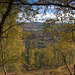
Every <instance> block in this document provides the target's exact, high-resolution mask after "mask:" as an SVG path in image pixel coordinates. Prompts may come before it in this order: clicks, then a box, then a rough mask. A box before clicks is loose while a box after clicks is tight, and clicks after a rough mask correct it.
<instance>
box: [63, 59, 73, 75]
mask: <svg viewBox="0 0 75 75" xmlns="http://www.w3.org/2000/svg"><path fill="white" fill-rule="evenodd" d="M64 63H65V65H66V67H67V69H68V71H69V73H70V75H72V73H71V71H70V69H69V67H68V65H67V62H66V59H65V58H64Z"/></svg>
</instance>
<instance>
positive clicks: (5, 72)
mask: <svg viewBox="0 0 75 75" xmlns="http://www.w3.org/2000/svg"><path fill="white" fill-rule="evenodd" d="M0 44H1V51H2V66H3V71H4V74H5V75H7V71H6V69H5V65H4V50H3V42H2V39H0Z"/></svg>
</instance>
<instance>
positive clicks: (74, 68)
mask: <svg viewBox="0 0 75 75" xmlns="http://www.w3.org/2000/svg"><path fill="white" fill-rule="evenodd" d="M74 75H75V65H74Z"/></svg>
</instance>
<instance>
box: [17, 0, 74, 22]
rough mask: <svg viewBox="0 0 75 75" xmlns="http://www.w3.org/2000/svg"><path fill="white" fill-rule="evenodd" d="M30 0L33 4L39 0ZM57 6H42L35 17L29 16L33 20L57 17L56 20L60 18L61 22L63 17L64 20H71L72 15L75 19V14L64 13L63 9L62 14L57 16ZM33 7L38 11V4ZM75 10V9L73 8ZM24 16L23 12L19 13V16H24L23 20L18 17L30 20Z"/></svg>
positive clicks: (39, 20)
mask: <svg viewBox="0 0 75 75" xmlns="http://www.w3.org/2000/svg"><path fill="white" fill-rule="evenodd" d="M28 2H29V3H31V4H32V3H34V2H38V0H28ZM38 7H39V8H40V7H41V6H38ZM56 7H57V6H53V5H51V6H48V8H47V10H46V8H45V6H42V7H41V9H39V10H38V13H39V14H36V15H35V17H31V16H30V17H29V18H31V21H32V22H45V21H46V20H48V19H55V20H56V19H58V20H59V22H61V19H62V18H63V19H64V20H63V21H64V22H67V21H69V19H70V17H72V18H74V19H75V14H71V13H69V12H67V13H64V12H63V11H60V13H59V15H60V16H58V17H57V14H58V12H56V11H57V10H56V9H55V8H56ZM32 9H34V10H35V11H36V10H37V6H33V7H32ZM22 10H23V9H22ZM45 10H46V13H45V14H43V13H44V12H45ZM73 12H75V10H73ZM23 16H24V15H23V13H19V17H20V18H22V19H21V20H20V19H18V21H19V22H30V21H29V20H26V19H25V17H23ZM73 22H74V20H73Z"/></svg>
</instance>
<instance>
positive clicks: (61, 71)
mask: <svg viewBox="0 0 75 75" xmlns="http://www.w3.org/2000/svg"><path fill="white" fill-rule="evenodd" d="M69 67H70V70H71V72H72V75H73V73H74V67H73V64H71V65H70V66H69ZM0 75H4V74H3V73H0ZM8 75H70V74H69V72H68V70H67V68H66V66H62V67H59V68H57V69H52V70H33V71H29V72H27V73H22V72H20V73H8Z"/></svg>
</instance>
